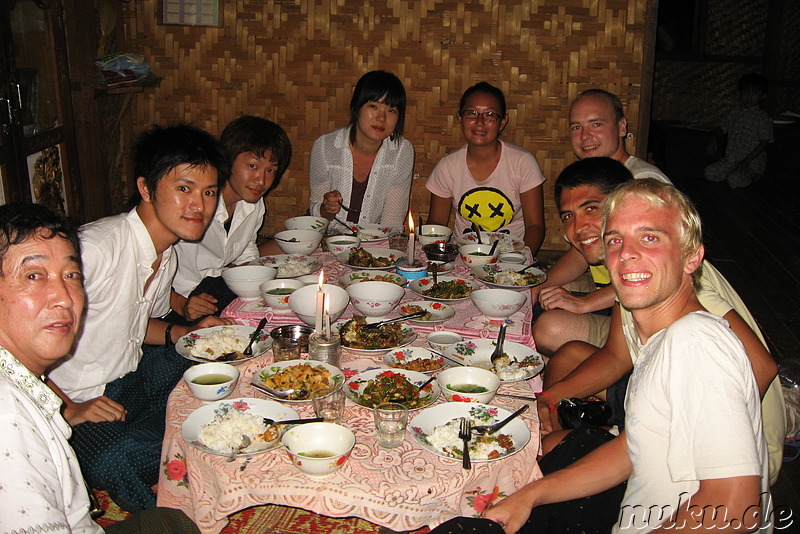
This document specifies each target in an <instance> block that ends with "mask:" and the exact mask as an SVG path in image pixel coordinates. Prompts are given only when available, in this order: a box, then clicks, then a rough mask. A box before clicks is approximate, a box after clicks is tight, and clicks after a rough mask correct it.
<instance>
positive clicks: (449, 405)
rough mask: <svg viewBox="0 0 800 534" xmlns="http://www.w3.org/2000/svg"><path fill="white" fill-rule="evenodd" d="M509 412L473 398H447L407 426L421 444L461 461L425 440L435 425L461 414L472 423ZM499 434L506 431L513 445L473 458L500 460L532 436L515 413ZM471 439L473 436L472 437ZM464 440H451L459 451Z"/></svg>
mask: <svg viewBox="0 0 800 534" xmlns="http://www.w3.org/2000/svg"><path fill="white" fill-rule="evenodd" d="M509 415H511V412H509V411H508V410H505V409H503V408H498V407H496V406H490V405H487V404H480V403H475V402H446V403H444V404H439V405H438V406H431V407H430V408H426V409H425V410H422V411H421V412H420V413H418V414H417V415H416V416H414V418H413V419H411V421H409V423H408V426H409V428H411V435H412V436H414V439H415V440H417V443H419V444H420V445H422V447H423V448H424V449H426V450H428V451H430V452H432V453H433V454H436V455H437V456H441V457H442V458H450V459H452V460H458V461H459V462H460V461H461V455H460V454H455V453H453V452H448V451H446V450H444V449H442V448H440V447H435V446H434V445H432V444H431V443H430V442H429V441H428V436H430V435H431V434H432V433H433V431H434V429H435V428H437V427H439V426H443V425H446V424H447V423H449V422H450V421H453V420H456V419H460V418H462V417H470V418H471V419H472V420H473V421H474V423H473V424H475V425H490V424H492V423H496V422H498V421H501V420H503V419H505V418H506V417H508V416H509ZM498 432H499V433H500V434H505V435H507V436H509V437H510V438H511V440H512V441H513V442H514V448H513V449H512V450H511V451H510V452H507V453H505V454H501V455H500V456H498V457H497V458H480V459H479V458H473V457H470V459H471V460H472V461H473V462H493V461H495V460H502V459H503V458H508V457H509V456H511V455H512V454H516V453H518V452H519V451H521V450H522V449H523V448H524V447H525V445H527V444H528V442H529V441H530V440H531V431H530V429H529V428H528V425H527V424H525V421H524V420H522V419H520V418H519V417H515V418H514V419H512V420H511V421H509V422H508V423H507V424H506V425H505V426H504V427H503V428H502V429H501V430H499V431H498ZM473 439H474V438H473ZM462 445H463V442H462V441H460V440H458V441H457V442H455V441H454V442H453V446H454V447H457V449H458V451H459V452H460V451H461V448H462Z"/></svg>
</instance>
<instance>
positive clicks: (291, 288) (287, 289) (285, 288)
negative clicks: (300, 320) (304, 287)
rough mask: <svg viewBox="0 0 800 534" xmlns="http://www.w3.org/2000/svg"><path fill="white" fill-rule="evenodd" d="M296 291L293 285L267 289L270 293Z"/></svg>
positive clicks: (284, 293)
mask: <svg viewBox="0 0 800 534" xmlns="http://www.w3.org/2000/svg"><path fill="white" fill-rule="evenodd" d="M292 293H294V288H293V287H276V288H275V289H270V290H269V291H267V294H268V295H291V294H292Z"/></svg>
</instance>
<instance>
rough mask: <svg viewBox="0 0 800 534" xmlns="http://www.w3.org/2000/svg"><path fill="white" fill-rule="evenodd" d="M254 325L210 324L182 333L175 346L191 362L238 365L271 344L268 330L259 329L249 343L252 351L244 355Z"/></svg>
mask: <svg viewBox="0 0 800 534" xmlns="http://www.w3.org/2000/svg"><path fill="white" fill-rule="evenodd" d="M255 330H256V329H255V328H253V327H252V326H247V325H239V324H236V325H227V326H211V327H209V328H201V329H199V330H195V331H194V332H190V333H188V334H186V335H185V336H182V337H181V338H180V339H179V340H178V341H177V342H176V343H175V350H176V351H177V352H178V354H180V355H181V356H183V357H184V358H186V359H187V360H191V361H193V362H226V363H230V364H233V365H239V364H240V363H242V362H246V361H248V360H252V359H253V358H255V357H256V356H260V355H261V354H264V352H266V351H267V349H268V348H269V347H270V345H272V338H270V337H269V332H261V334H259V336H258V338H256V340H255V342H254V343H253V349H252V350H253V354H252V355H250V356H245V355H244V349H246V348H247V344H248V343H250V337H251V336H252V335H253V332H255Z"/></svg>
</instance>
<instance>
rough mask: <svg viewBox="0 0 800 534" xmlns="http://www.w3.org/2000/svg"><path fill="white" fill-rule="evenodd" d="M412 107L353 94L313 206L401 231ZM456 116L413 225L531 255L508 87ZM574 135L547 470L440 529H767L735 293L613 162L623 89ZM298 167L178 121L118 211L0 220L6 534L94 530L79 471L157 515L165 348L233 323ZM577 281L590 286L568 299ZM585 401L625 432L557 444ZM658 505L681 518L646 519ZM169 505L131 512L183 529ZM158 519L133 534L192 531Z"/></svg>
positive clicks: (748, 336) (772, 441)
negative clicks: (497, 234) (713, 510)
mask: <svg viewBox="0 0 800 534" xmlns="http://www.w3.org/2000/svg"><path fill="white" fill-rule="evenodd" d="M405 109H406V95H405V90H404V88H403V85H402V83H401V82H400V80H399V79H398V78H397V77H396V76H394V75H393V74H391V73H388V72H384V71H373V72H369V73H367V74H365V75H364V76H363V77H362V78H361V79H360V80H359V81H358V83H357V84H356V86H355V89H354V92H353V96H352V99H351V103H350V111H351V114H350V115H351V116H350V123H349V125H348V126H346V127H344V128H341V129H338V130H335V131H333V132H331V133H328V134H325V135H323V136H321V137H320V138H319V139H317V140H316V142H315V143H314V145H313V148H312V151H311V160H310V176H309V185H310V199H309V204H310V213H311V214H312V215H319V216H323V217H325V218H327V219H329V220H331V221H332V225H334V226H335V225H349V224H352V223H362V224H363V223H380V224H382V225H387V226H393V227H402V225H403V221H404V218H405V216H406V214H407V212H408V203H409V196H410V188H411V180H412V171H413V165H414V150H413V147H412V145H411V143H410V142H409V141H408V140H406V139H404V138H403V136H402V134H403V130H404V124H405ZM458 118H459V120H460V125H461V129H462V133H463V135H464V138H465V140H466V142H467V143H466V145H464V146H463V147H462V148H460V149H458V150H456V151H454V152H452V153H451V154H449V155H447V156H446V157H445V158H443V159H442V160H441V161H440V162H439V163H438V165H437V166H436V168H435V169H434V170H433V172H432V174H431V176H430V177H429V179H428V181H427V183H426V187H427V188H428V190H429V191H430V193H431V203H430V210H429V218H428V222H430V223H437V224H443V225H447V224H448V222H449V220H450V216H451V212H452V211H453V209H455V227H456V232H458V233H460V232H462V231H464V230H465V229H469V228H472V227H473V225H475V226H477V227H478V228H479V229H482V230H486V231H495V230H508V231H509V232H510V233H512V234H513V235H519V236H522V237H523V239H524V242H525V244H526V245H527V246H528V247H529V248H530V250H531V252H532V253H533V254H535V253H536V252H537V251H538V250H539V247H540V246H541V244H542V242H543V240H544V235H545V225H544V205H543V204H544V203H543V189H542V188H543V186H542V184H543V182H544V176H543V175H542V172H541V170H540V168H539V165H538V164H537V162H536V159H535V158H534V157H533V155H532V154H531V153H530V152H528V151H527V150H525V149H523V148H520V147H517V146H514V145H512V144H510V143H507V142H505V141H502V140H501V139H500V136H501V133H502V131H503V129H504V128H505V126H506V125H507V123H508V111H507V108H506V101H505V98H504V96H503V93H502V91H500V90H499V89H498V88H496V87H493V86H492V85H490V84H488V83H486V82H481V83H478V84H476V85H474V86H472V87H470V88H469V89H467V91H466V92H465V93H464V95H463V97H462V99H461V101H460V103H459V107H458ZM569 124H570V136H571V140H572V148H573V150H574V152H575V154H576V155H577V157H578V159H579V161H578V162H576V163H574V164H572V165H570V166H569V167H567V168H566V169H565V170H564V171H563V172H562V174H561V175H560V176H559V177H558V180H557V181H556V202H557V205H558V209H559V213H560V215H561V219H562V221H563V223H564V232H565V238H566V239H567V241H568V242H569V244H570V249H569V251H568V252H567V253H565V254H564V255H563V256H562V257H561V259H559V261H558V262H557V263H556V264H555V266H554V267H553V268H552V270H551V271H550V274H549V278H548V281H547V282H546V283H545V284H542V286H539V287H537V288H534V290H533V291H532V292H531V299H532V300H533V301H537V302H538V303H539V305H540V306H541V308H542V310H541V315H539V316H538V317H537V318H536V320H535V322H534V339H535V340H536V344H537V346H538V347H540V348H541V349H543V350H544V351H545V352H546V353H548V354H549V355H550V359H549V362H548V365H547V369H546V371H545V375H544V386H545V387H544V391H543V392H542V393H540V394H539V395H538V398H539V402H538V403H537V404H538V405H539V417H540V421H541V431H542V434H543V435H545V438H544V440H543V443H542V451H543V452H544V453H545V454H544V456H543V458H542V464H541V465H542V469H543V472H545V474H546V476H545V478H543V479H541V480H540V481H537V482H534V483H532V484H531V485H529V486H526V487H525V488H522V489H520V490H519V491H518V492H517V493H515V494H514V495H511V496H509V497H508V498H506V499H505V500H502V501H500V502H499V503H494V505H493V506H491V507H490V508H488V509H487V510H486V511H485V512H484V517H485V518H487V520H486V521H487V522H486V523H483V522H480V523H478V524H477V525H476V524H474V523H470V521H469V520H466V519H457V520H454V521H455V523H457V524H456V525H455V526H453V525H451V524H445V525H442V526H441V527H439V528H440V529H444V530H446V529H448V528H450V527H453V528H455V529H464V528H473V529H477V530H476V531H477V532H489V530H486V529H488V528H490V527H489V526H487V525H488V524H491V525H493V527H491V528H495V529H501V530H504V531H505V532H508V533H511V532H517V531H523V530H525V529H531V530H529V531H530V532H533V531H534V530H533V529H537V528H539V527H538V526H537V525H539V524H541V525H550V526H548V527H546V529H545V531H549V532H566V531H567V530H564V528H566V527H570V528H572V526H574V525H578V526H580V527H581V528H585V529H586V531H587V532H606V531H608V530H609V529H611V528H612V525H614V524H617V526H616V527H615V528H619V529H623V530H624V527H625V526H628V527H629V528H634V526H635V525H641V524H643V522H644V523H646V524H647V525H649V526H650V527H655V526H657V525H658V524H659V523H660V522H662V521H667V522H670V524H672V523H681V522H689V523H687V524H691V521H697V520H698V519H697V518H696V514H695V515H692V513H691V510H692V509H691V506H694V505H697V506H699V507H701V508H702V507H703V506H706V505H710V506H714V507H717V506H722V507H725V509H727V510H728V512H729V514H728V517H729V518H730V517H732V516H735V517H737V518H739V519H743V520H744V521H743V522H742V523H741V525H745V526H748V527H749V526H752V525H756V526H757V525H758V523H759V521H762V520H766V519H769V516H768V512H769V510H767V509H766V508H764V507H765V506H767V504H766V503H765V502H763V495H764V494H765V493H764V492H766V491H768V482H769V481H770V480H772V481H774V478H775V476H777V472H778V468H779V463H778V462H779V461H776V458H779V456H780V444H781V443H782V438H783V419H782V418H783V407H782V397H781V396H780V389H779V387H778V386H777V382H776V380H775V375H776V365H775V363H774V361H773V360H772V358H771V356H770V354H769V352H768V351H767V349H766V348H765V346H764V342H763V338H762V337H761V335H760V332H759V331H758V328H757V326H756V324H755V322H754V321H753V318H752V317H751V316H750V315H749V313H748V312H747V310H746V308H745V307H744V305H743V303H742V302H741V300H740V299H739V298H738V296H737V295H736V293H735V291H733V288H731V287H730V285H729V284H728V283H727V282H726V281H725V279H724V278H723V277H722V275H721V274H719V273H718V272H717V271H716V270H715V269H714V268H713V267H712V266H711V265H710V264H708V262H705V261H703V245H702V235H701V230H700V222H699V217H698V216H697V213H696V211H695V210H694V207H693V206H692V205H691V202H690V201H689V200H688V199H687V198H685V197H684V196H683V195H682V194H681V193H680V192H678V191H677V190H676V189H674V188H673V187H672V186H670V185H669V180H668V179H667V178H666V176H664V175H663V173H661V172H660V171H659V170H658V169H657V168H656V167H654V166H653V165H650V164H648V163H646V162H644V161H642V160H639V159H638V158H636V157H634V156H631V155H630V154H628V152H627V151H626V149H625V139H626V136H627V122H626V119H625V116H624V112H623V109H622V105H621V103H620V101H619V99H618V98H617V97H616V96H614V95H612V94H611V93H608V92H606V91H603V90H599V89H592V90H589V91H585V92H583V93H581V94H580V95H579V96H578V98H576V99H575V101H574V102H573V103H572V105H571V106H570V109H569ZM290 157H291V143H290V141H289V139H288V137H287V135H286V133H285V132H284V130H283V129H282V128H281V127H280V126H278V125H277V124H275V123H273V122H271V121H269V120H266V119H263V118H258V117H253V116H241V117H239V118H237V119H235V120H234V121H232V122H231V123H230V124H229V125H228V126H227V127H226V128H225V129H224V130H223V132H222V134H221V135H220V138H219V140H218V139H216V138H214V137H213V136H212V135H211V134H209V133H207V132H205V131H203V130H200V129H198V128H195V127H192V126H189V125H185V124H182V125H175V126H169V127H154V128H152V129H150V130H148V131H146V132H144V133H143V134H142V135H141V136H140V137H139V138H138V140H137V142H136V146H135V154H134V161H135V175H136V185H137V193H138V194H137V196H136V198H135V199H134V207H133V209H131V211H130V212H128V213H123V214H120V215H116V216H112V217H107V218H104V219H101V220H99V221H95V222H92V223H88V224H86V225H84V226H82V227H81V228H80V229H79V231H76V230H75V229H74V228H73V227H72V226H71V225H70V224H69V222H68V221H66V220H65V219H64V218H63V217H61V216H58V215H56V214H53V213H52V212H49V211H48V210H46V209H45V208H42V207H31V206H18V205H9V206H2V207H0V302H2V304H1V305H0V314H3V315H4V316H5V320H4V321H0V347H2V348H0V377H2V378H1V379H0V389H2V392H0V432H3V433H4V435H5V436H6V438H5V439H4V445H3V447H4V448H0V452H2V454H0V467H1V468H3V469H2V473H3V474H2V475H0V495H2V498H0V531H19V532H38V531H42V532H44V531H48V529H50V530H49V531H57V530H58V529H61V530H64V531H73V532H99V531H100V529H99V527H97V525H96V524H95V523H93V522H92V521H91V520H90V519H89V516H88V513H89V509H88V500H87V492H86V488H85V486H84V479H85V481H86V483H87V484H88V486H90V487H91V488H96V489H104V490H107V491H108V492H109V494H110V496H111V498H112V499H113V500H114V501H115V502H117V503H118V504H119V505H120V506H121V507H122V508H124V509H126V510H128V511H132V512H137V511H140V510H149V509H154V507H155V505H156V494H155V487H156V485H157V481H158V475H159V471H160V470H161V469H163V466H162V465H161V458H160V452H161V444H162V440H163V436H164V431H165V410H166V404H167V398H168V396H169V394H170V392H171V391H172V389H173V388H174V386H175V385H176V384H177V382H178V380H179V379H180V377H181V375H182V373H183V372H184V371H185V369H186V368H187V367H188V366H189V365H190V364H191V362H190V361H188V360H186V359H184V358H182V357H181V356H180V355H178V354H177V352H176V351H175V350H174V348H173V345H174V343H175V342H176V340H177V339H179V338H180V337H181V336H183V335H186V334H187V333H189V332H192V331H194V330H196V329H199V328H204V327H208V326H215V325H223V324H230V323H231V322H232V321H231V320H230V319H224V318H220V317H219V314H220V312H221V311H222V310H223V309H224V308H225V306H227V304H228V303H230V301H231V300H232V299H233V298H234V295H233V294H232V293H231V292H230V290H229V289H228V288H227V287H226V286H225V284H224V282H223V281H222V280H221V278H220V274H221V271H222V270H223V269H224V268H225V267H226V266H229V265H239V264H242V263H246V262H248V261H250V260H253V259H255V258H257V257H258V256H260V255H265V254H270V253H274V252H277V251H278V249H277V247H276V245H275V243H274V241H267V242H264V243H261V244H257V237H258V231H259V229H260V228H261V226H262V223H263V220H264V217H265V207H264V203H263V198H264V197H265V196H266V195H267V194H268V193H269V192H270V191H272V190H274V189H275V188H276V187H278V185H279V184H280V180H281V177H282V175H283V174H284V172H285V171H286V169H287V167H288V165H289V160H290ZM632 178H636V179H637V180H632ZM344 206H347V208H348V209H346V210H345V209H344ZM587 269H591V272H592V276H593V279H594V281H595V283H596V284H597V286H598V289H597V290H596V291H594V292H591V293H590V294H574V293H571V292H570V291H568V289H567V288H566V287H565V286H567V285H568V284H569V283H570V282H572V281H574V280H576V279H577V278H579V277H580V276H582V275H583V274H584V273H585V272H586V271H587ZM84 304H85V306H84ZM706 310H707V311H708V312H711V313H708V312H706ZM597 312H601V313H600V314H598V313H597ZM603 313H605V314H603ZM712 314H714V315H712ZM629 377H630V384H628V379H629ZM626 390H627V392H628V393H627V398H626V393H625V392H626ZM606 392H607V393H606ZM588 395H599V396H605V397H607V399H608V401H609V403H610V404H611V406H612V409H613V412H614V419H613V422H616V424H615V425H614V426H613V427H612V428H611V429H610V430H607V429H605V428H591V427H589V428H582V429H580V430H578V431H574V432H559V430H560V429H559V427H558V421H557V419H556V418H555V417H554V414H555V413H556V411H557V404H558V402H559V401H560V400H561V399H565V398H570V397H586V396H588ZM762 398H763V401H762ZM623 401H624V402H623ZM762 417H763V427H762ZM625 423H627V424H625ZM617 433H618V435H616V434H617ZM615 435H616V437H615ZM593 448H596V450H594V451H593V452H591V453H589V454H587V455H586V456H585V458H582V459H579V458H580V456H583V455H584V454H586V453H587V452H589V450H590V449H593ZM767 453H769V454H767ZM768 460H769V461H768ZM562 468H563V469H562ZM626 480H627V481H628V482H627V489H626V488H625V487H624V486H620V485H621V484H625V481H626ZM601 492H602V493H603V496H602V497H601V498H595V499H594V500H592V499H593V498H591V497H589V498H588V499H587V500H579V499H582V498H584V497H587V496H589V495H593V494H596V493H601ZM623 494H624V498H623ZM680 495H685V496H686V497H687V499H684V500H680V499H679V496H680ZM767 495H768V494H767ZM689 496H691V497H692V499H688V497H689ZM563 500H569V502H568V503H566V504H563V505H559V506H561V507H556V506H550V507H549V506H540V505H543V504H545V503H554V502H556V501H563ZM651 506H658V507H659V510H661V509H662V508H661V507H666V506H672V508H670V511H669V512H668V513H664V514H661V515H660V516H658V518H657V520H656V519H652V518H651V519H647V518H643V516H642V515H641V511H642V510H644V511H647V510H650V509H651V508H650V507H651ZM532 509H533V510H534V513H533V514H531V510H532ZM620 509H621V510H622V515H621V516H620V512H619V511H620ZM575 510H583V511H585V513H579V512H576V511H575ZM169 513H170V512H166V511H163V510H159V509H155V512H149V513H148V514H145V515H140V514H137V515H135V516H134V519H136V518H139V520H148V521H152V520H155V521H156V522H158V521H161V520H164V521H167V522H170V521H179V522H189V523H190V521H189V520H188V518H186V517H185V516H183V517H181V516H180V515H181V514H177V516H176V514H172V515H171V516H170V517H166V518H164V517H162V516H163V515H164V514H169ZM529 516H530V521H529ZM620 517H621V519H619V518H620ZM701 519H702V520H703V521H706V520H707V518H705V517H703V518H701ZM489 520H491V521H489ZM477 521H480V520H477ZM565 521H567V523H565ZM713 521H716V523H714V526H715V527H718V526H720V524H721V523H720V522H721V521H723V519H719V518H715V519H713ZM129 524H130V523H129ZM124 525H125V522H123V523H120V524H119V526H118V527H117V528H125V526H124ZM704 525H706V524H705V523H704ZM708 525H711V523H708ZM706 526H707V525H706ZM158 528H162V527H155V526H151V527H148V529H147V531H148V532H161V531H163V532H189V531H192V530H188V529H182V528H183V527H175V526H169V527H163V529H162V530H158ZM192 528H193V527H192ZM742 528H744V527H742ZM753 528H755V527H753ZM170 529H171V530H170ZM751 530H752V529H751ZM454 531H460V530H454ZM537 531H538V530H537ZM743 531H746V530H743Z"/></svg>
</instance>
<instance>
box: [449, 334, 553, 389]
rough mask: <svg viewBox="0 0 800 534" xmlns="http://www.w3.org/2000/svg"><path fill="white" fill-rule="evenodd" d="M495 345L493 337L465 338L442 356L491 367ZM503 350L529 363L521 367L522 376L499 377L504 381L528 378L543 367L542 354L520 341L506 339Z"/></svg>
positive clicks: (484, 367) (471, 364) (514, 357)
mask: <svg viewBox="0 0 800 534" xmlns="http://www.w3.org/2000/svg"><path fill="white" fill-rule="evenodd" d="M495 346H497V342H496V341H495V340H494V339H486V338H476V339H465V340H464V341H460V342H458V343H454V344H453V345H451V346H450V347H448V348H447V349H446V350H445V351H444V356H445V357H446V358H450V359H451V360H456V361H459V362H463V364H464V365H470V366H472V367H481V368H483V369H492V361H491V356H492V352H494V348H495ZM503 352H504V353H505V354H508V355H509V356H510V357H511V358H512V359H514V360H516V361H518V362H525V363H528V364H530V365H526V366H524V367H523V369H524V370H525V375H524V376H522V377H519V378H513V379H505V380H504V379H502V378H501V380H502V381H503V382H504V383H509V382H520V381H522V380H528V379H529V378H533V377H534V376H536V375H538V374H539V373H540V372H541V371H542V369H544V361H543V360H542V355H541V354H539V353H538V352H536V351H535V350H533V349H532V348H530V347H528V346H526V345H523V344H522V343H514V342H513V341H506V342H504V343H503Z"/></svg>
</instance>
